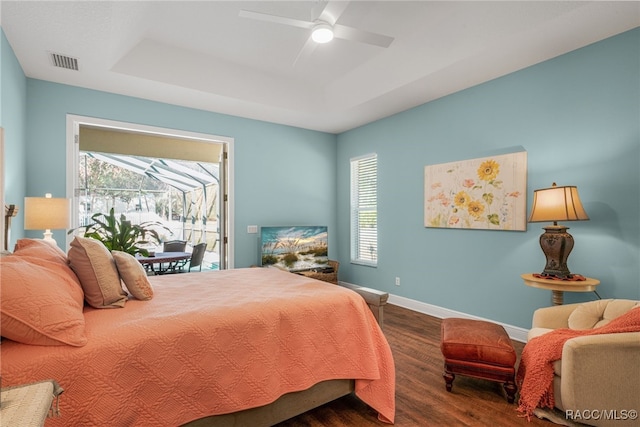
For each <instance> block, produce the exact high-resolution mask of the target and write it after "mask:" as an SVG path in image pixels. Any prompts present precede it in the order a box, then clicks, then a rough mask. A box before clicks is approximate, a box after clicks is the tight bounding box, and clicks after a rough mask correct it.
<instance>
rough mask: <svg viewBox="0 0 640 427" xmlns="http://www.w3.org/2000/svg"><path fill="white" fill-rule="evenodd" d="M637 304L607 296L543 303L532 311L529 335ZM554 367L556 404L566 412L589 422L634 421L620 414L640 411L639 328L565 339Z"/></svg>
mask: <svg viewBox="0 0 640 427" xmlns="http://www.w3.org/2000/svg"><path fill="white" fill-rule="evenodd" d="M638 305H640V301H632V300H622V299H617V300H616V299H607V300H598V301H591V302H587V303H578V304H567V305H558V306H552V307H545V308H541V309H538V310H536V311H535V312H534V314H533V322H532V328H531V330H530V331H529V334H528V337H527V339H528V340H531V339H532V338H534V337H536V336H539V335H542V334H544V333H546V332H549V331H551V330H553V329H558V328H570V329H593V328H596V327H599V326H604V325H605V324H607V323H608V322H609V321H611V320H612V319H615V318H616V317H618V316H620V315H622V314H624V313H626V312H628V311H629V310H631V309H632V308H634V307H636V306H638ZM553 367H554V380H553V392H554V399H555V406H556V407H557V408H558V409H561V410H562V411H565V413H566V416H567V418H570V419H574V420H575V421H579V422H581V423H585V424H588V425H593V426H613V425H615V426H625V425H629V426H630V425H637V424H635V423H637V422H638V420H637V419H630V418H628V417H625V416H624V414H626V413H628V411H631V410H635V411H640V332H629V333H619V334H602V335H590V336H580V337H576V338H572V339H569V340H568V341H567V342H566V343H565V344H564V346H563V349H562V358H561V359H560V360H558V361H556V362H554V366H553ZM594 411H599V412H594ZM604 411H607V413H606V414H603V412H604ZM578 418H580V419H578ZM615 418H618V419H615ZM624 418H627V419H624Z"/></svg>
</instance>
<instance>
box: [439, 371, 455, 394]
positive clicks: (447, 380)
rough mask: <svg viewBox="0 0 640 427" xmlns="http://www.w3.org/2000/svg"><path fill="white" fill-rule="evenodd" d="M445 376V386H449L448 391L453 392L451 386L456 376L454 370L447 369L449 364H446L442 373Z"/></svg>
mask: <svg viewBox="0 0 640 427" xmlns="http://www.w3.org/2000/svg"><path fill="white" fill-rule="evenodd" d="M442 376H443V377H444V382H445V386H446V387H447V391H448V392H451V388H452V387H453V380H455V379H456V376H455V374H454V373H453V372H450V371H449V370H448V369H447V365H444V372H443V373H442Z"/></svg>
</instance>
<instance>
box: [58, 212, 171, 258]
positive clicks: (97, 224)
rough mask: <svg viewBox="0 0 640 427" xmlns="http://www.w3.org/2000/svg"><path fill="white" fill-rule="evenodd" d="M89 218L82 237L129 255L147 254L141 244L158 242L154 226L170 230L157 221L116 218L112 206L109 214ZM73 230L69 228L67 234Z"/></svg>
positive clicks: (158, 238) (121, 216) (158, 236)
mask: <svg viewBox="0 0 640 427" xmlns="http://www.w3.org/2000/svg"><path fill="white" fill-rule="evenodd" d="M91 220H92V221H93V223H92V224H90V225H88V226H87V227H86V230H85V233H84V237H88V238H91V239H96V240H99V241H101V242H102V243H103V244H104V245H105V246H106V247H107V249H109V250H110V251H112V250H113V251H122V252H126V253H128V254H131V255H136V254H140V255H142V256H148V255H149V251H148V250H147V249H145V248H144V247H143V246H144V245H148V244H154V243H155V244H158V243H159V242H160V235H159V234H158V232H157V230H156V228H158V227H160V228H164V229H165V230H167V231H169V232H170V230H169V229H168V228H167V227H165V226H164V225H162V224H161V223H160V222H157V221H147V222H143V223H140V224H132V223H131V221H129V220H127V218H126V217H125V216H124V215H120V218H116V216H115V213H114V211H113V208H111V210H110V211H109V214H104V213H97V214H94V215H93V216H92V217H91ZM74 231H75V230H71V231H70V232H69V234H71V233H73V232H74Z"/></svg>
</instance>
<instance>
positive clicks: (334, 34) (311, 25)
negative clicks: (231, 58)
mask: <svg viewBox="0 0 640 427" xmlns="http://www.w3.org/2000/svg"><path fill="white" fill-rule="evenodd" d="M348 5H349V2H348V1H331V0H328V1H319V2H318V4H317V6H318V7H317V8H314V9H315V13H312V15H314V16H313V17H312V19H311V20H309V21H304V20H301V19H296V18H289V17H286V16H278V15H272V14H268V13H262V12H255V11H251V10H244V9H242V10H240V14H239V16H240V17H241V18H249V19H256V20H259V21H266V22H272V23H275V24H284V25H289V26H293V27H298V28H304V29H307V30H310V32H309V36H308V38H307V41H306V43H305V44H304V46H303V47H302V49H301V50H300V52H299V53H298V56H297V57H296V59H295V61H294V62H293V65H294V66H295V64H296V63H297V62H298V61H299V60H300V59H302V58H305V57H309V56H310V55H311V53H312V52H313V50H314V49H315V47H316V46H317V44H318V43H327V42H330V41H331V40H332V39H333V38H337V39H343V40H349V41H355V42H359V43H365V44H370V45H374V46H379V47H383V48H387V47H389V46H390V45H391V43H392V42H393V40H394V39H393V37H389V36H385V35H383V34H376V33H370V32H368V31H363V30H359V29H357V28H353V27H349V26H346V25H340V24H337V21H338V19H339V18H340V16H341V15H342V13H343V12H344V11H345V10H346V9H347V6H348Z"/></svg>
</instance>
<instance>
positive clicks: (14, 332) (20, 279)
mask: <svg viewBox="0 0 640 427" xmlns="http://www.w3.org/2000/svg"><path fill="white" fill-rule="evenodd" d="M74 277H75V275H74V274H73V272H71V271H70V270H69V267H67V266H66V265H62V264H60V263H58V262H55V261H47V260H44V259H38V258H33V257H21V256H16V255H11V256H6V257H2V258H0V281H1V282H2V286H1V287H0V298H1V299H2V304H1V305H0V322H1V323H2V336H3V337H5V338H9V339H11V340H14V341H18V342H21V343H24V344H32V345H63V344H68V345H72V346H77V347H80V346H83V345H85V344H86V343H87V337H86V335H85V331H84V327H85V324H84V315H83V314H82V308H83V307H84V303H83V300H82V291H81V289H80V286H79V285H78V283H77V282H76V281H75V280H74V279H73V278H74Z"/></svg>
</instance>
